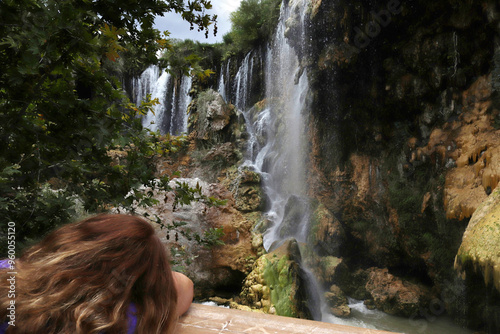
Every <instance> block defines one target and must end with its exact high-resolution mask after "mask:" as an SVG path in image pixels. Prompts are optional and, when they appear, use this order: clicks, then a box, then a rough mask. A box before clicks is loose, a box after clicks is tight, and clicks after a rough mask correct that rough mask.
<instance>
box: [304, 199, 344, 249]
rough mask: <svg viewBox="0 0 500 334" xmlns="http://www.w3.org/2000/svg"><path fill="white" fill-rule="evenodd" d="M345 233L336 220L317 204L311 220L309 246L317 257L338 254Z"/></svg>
mask: <svg viewBox="0 0 500 334" xmlns="http://www.w3.org/2000/svg"><path fill="white" fill-rule="evenodd" d="M344 238H345V232H344V229H343V228H342V226H341V224H340V222H339V221H338V219H337V218H335V216H334V215H333V214H332V213H331V212H330V211H329V210H328V209H327V208H326V207H325V206H324V205H323V204H319V205H318V207H317V208H316V210H315V211H314V213H313V216H312V219H311V228H310V231H309V235H308V239H309V241H308V242H309V244H310V245H312V247H313V248H314V249H315V251H316V253H318V254H319V255H333V256H336V255H338V254H339V249H340V247H341V246H342V243H343V241H344Z"/></svg>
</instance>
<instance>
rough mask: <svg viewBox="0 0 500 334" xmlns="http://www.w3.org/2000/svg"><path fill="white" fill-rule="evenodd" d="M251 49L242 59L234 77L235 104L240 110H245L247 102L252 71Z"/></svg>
mask: <svg viewBox="0 0 500 334" xmlns="http://www.w3.org/2000/svg"><path fill="white" fill-rule="evenodd" d="M252 54H253V51H250V52H249V53H247V55H246V56H245V59H243V63H242V64H241V66H240V68H239V70H238V73H236V77H235V79H234V80H235V86H236V87H235V91H236V92H235V99H236V100H235V104H234V105H235V106H236V107H237V108H238V109H240V110H245V109H246V107H247V103H248V91H249V88H250V86H251V83H252V72H253V57H252Z"/></svg>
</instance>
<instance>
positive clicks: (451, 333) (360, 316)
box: [323, 299, 473, 334]
mask: <svg viewBox="0 0 500 334" xmlns="http://www.w3.org/2000/svg"><path fill="white" fill-rule="evenodd" d="M349 307H350V308H351V315H352V317H350V318H348V319H342V318H338V317H335V316H333V315H326V316H325V315H323V321H325V322H329V323H332V324H340V325H348V326H355V327H362V328H366V329H367V332H366V334H369V333H370V331H369V330H370V329H379V330H386V331H390V332H396V333H405V334H472V333H473V331H471V330H468V329H464V328H461V327H460V326H458V325H457V324H455V323H454V322H453V321H452V320H451V318H450V317H448V316H445V315H443V316H439V317H437V316H434V315H432V314H428V315H426V317H424V318H421V319H416V318H405V317H396V316H392V315H389V314H386V313H384V312H382V311H378V310H369V309H368V308H367V307H366V306H365V305H364V304H363V301H360V300H354V299H350V300H349Z"/></svg>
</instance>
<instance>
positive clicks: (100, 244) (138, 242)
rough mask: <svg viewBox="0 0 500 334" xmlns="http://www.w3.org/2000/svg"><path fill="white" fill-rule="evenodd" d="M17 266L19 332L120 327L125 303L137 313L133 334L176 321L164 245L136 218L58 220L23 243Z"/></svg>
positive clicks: (118, 330)
mask: <svg viewBox="0 0 500 334" xmlns="http://www.w3.org/2000/svg"><path fill="white" fill-rule="evenodd" d="M16 270H17V272H18V274H17V277H16V283H17V290H18V291H17V292H18V294H17V296H16V313H17V314H16V319H17V321H16V323H18V324H19V326H16V327H18V329H20V331H19V332H20V333H22V332H26V333H35V332H44V333H61V332H63V333H66V332H67V333H99V332H106V333H122V332H125V331H126V328H127V315H126V313H127V309H128V307H129V303H130V302H134V303H135V304H136V306H137V309H138V313H139V314H140V316H139V317H138V326H137V328H138V330H137V333H166V332H167V329H168V328H170V327H172V324H173V323H174V321H175V316H176V314H175V306H176V301H177V295H176V291H175V286H174V282H173V279H172V274H171V271H170V265H169V260H168V257H167V254H166V251H165V248H164V246H163V245H162V243H161V242H160V240H159V238H158V237H157V236H156V234H155V231H154V229H153V227H152V226H151V225H150V224H149V223H148V222H146V221H144V220H143V219H141V218H138V217H135V216H130V215H99V216H95V217H91V218H88V219H85V220H83V221H80V222H77V223H73V224H69V225H66V226H63V227H61V228H60V229H58V230H56V231H54V232H52V233H51V234H49V235H48V236H47V237H46V238H45V239H44V240H43V241H41V242H40V243H39V244H37V245H35V246H33V247H32V248H31V249H29V250H28V251H27V252H26V253H25V254H24V255H23V256H22V257H21V258H20V259H19V261H18V263H17V268H16ZM6 295H7V294H6V293H2V294H1V295H0V300H1V302H2V303H1V304H2V305H1V308H2V310H0V316H5V315H4V314H3V313H4V311H3V310H5V308H4V307H3V306H4V303H5V302H8V301H6V300H4V299H2V298H3V296H6ZM25 327H26V328H25ZM21 329H22V330H21ZM13 332H14V331H13Z"/></svg>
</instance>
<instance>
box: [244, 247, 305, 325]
mask: <svg viewBox="0 0 500 334" xmlns="http://www.w3.org/2000/svg"><path fill="white" fill-rule="evenodd" d="M294 243H295V244H296V242H295V241H292V240H289V241H287V242H285V243H284V244H283V245H282V246H280V247H279V248H278V249H276V250H275V251H273V252H271V253H268V254H266V255H263V256H261V257H260V258H259V259H258V260H257V261H256V262H255V265H254V267H253V270H252V272H251V273H250V274H249V275H248V276H247V277H246V279H245V281H244V284H243V285H244V286H243V290H242V292H241V294H240V298H241V300H242V303H243V304H246V305H249V306H250V307H252V308H257V309H262V310H263V311H264V312H266V313H270V314H277V315H283V316H289V317H298V318H306V319H310V318H311V311H310V310H309V305H308V303H307V300H306V298H307V296H306V295H305V286H304V274H303V273H302V270H301V269H300V266H299V263H298V262H297V261H296V260H294V258H297V257H299V258H300V255H297V254H295V255H294V254H292V253H293V252H296V251H298V247H297V246H294V245H293V244H294Z"/></svg>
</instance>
